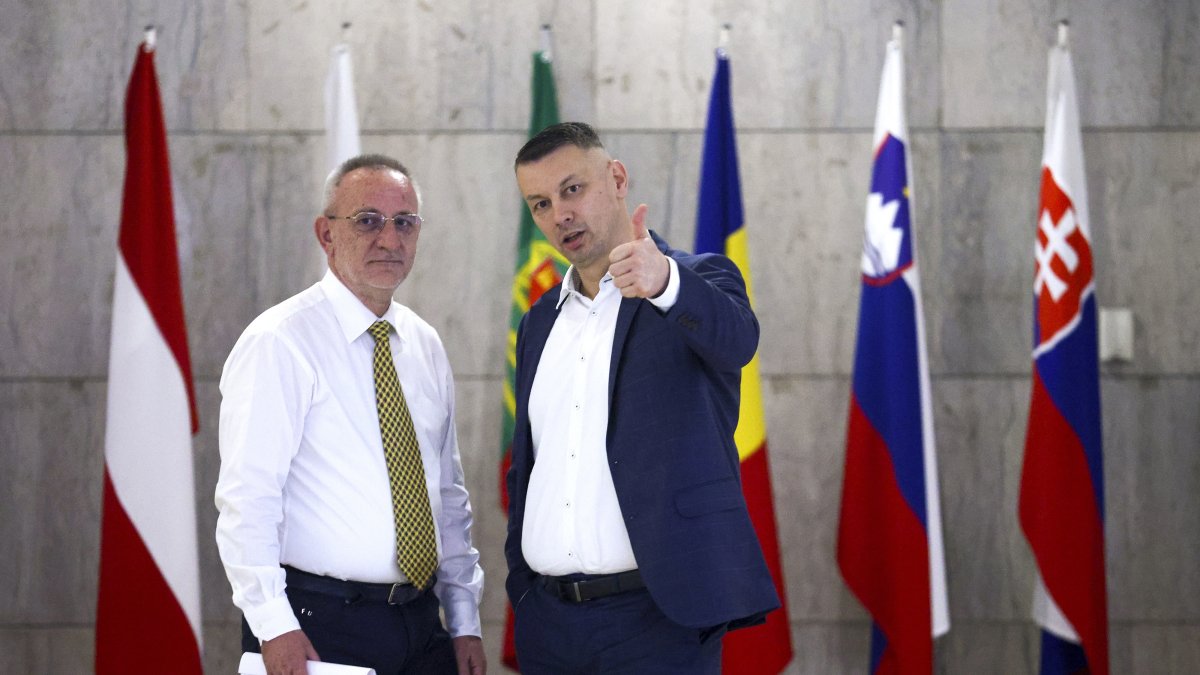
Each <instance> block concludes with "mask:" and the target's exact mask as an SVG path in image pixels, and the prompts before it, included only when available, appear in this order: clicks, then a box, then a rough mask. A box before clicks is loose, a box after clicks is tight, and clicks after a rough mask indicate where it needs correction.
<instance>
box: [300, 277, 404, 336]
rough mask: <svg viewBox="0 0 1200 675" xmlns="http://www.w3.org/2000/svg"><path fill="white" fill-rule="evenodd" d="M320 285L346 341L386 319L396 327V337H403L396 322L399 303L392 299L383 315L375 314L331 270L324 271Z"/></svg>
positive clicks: (398, 315) (398, 314) (398, 313)
mask: <svg viewBox="0 0 1200 675" xmlns="http://www.w3.org/2000/svg"><path fill="white" fill-rule="evenodd" d="M320 285H321V290H322V291H323V292H324V293H325V297H326V298H327V299H328V300H329V305H330V306H331V307H332V308H333V315H334V317H335V318H336V319H337V322H338V326H339V327H341V329H342V337H344V338H345V339H346V342H353V341H355V340H357V339H358V337H359V336H360V335H362V334H363V333H366V332H367V329H368V328H370V327H371V324H373V323H375V322H376V321H387V322H388V323H390V324H392V327H393V328H395V329H396V335H397V337H399V338H400V339H401V340H403V339H404V338H403V336H402V334H401V333H400V331H399V324H398V323H397V322H398V321H399V320H400V303H398V302H396V301H395V300H392V302H391V304H390V305H389V306H388V309H387V311H386V312H384V314H383V316H375V312H372V311H371V310H369V309H367V306H366V305H364V304H363V303H362V301H361V300H359V299H358V297H357V296H355V295H354V293H353V292H351V291H350V289H349V288H346V285H345V284H343V283H342V280H341V279H338V278H337V275H335V274H334V273H333V270H328V271H326V272H325V276H324V277H323V278H322V279H321V282H320Z"/></svg>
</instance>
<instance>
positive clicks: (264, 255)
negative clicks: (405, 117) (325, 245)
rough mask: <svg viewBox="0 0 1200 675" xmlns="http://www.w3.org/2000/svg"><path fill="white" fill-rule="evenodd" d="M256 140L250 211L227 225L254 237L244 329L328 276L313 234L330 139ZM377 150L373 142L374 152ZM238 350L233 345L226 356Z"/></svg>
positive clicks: (289, 137)
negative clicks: (249, 302)
mask: <svg viewBox="0 0 1200 675" xmlns="http://www.w3.org/2000/svg"><path fill="white" fill-rule="evenodd" d="M255 139H256V140H255V143H257V146H256V147H255V149H254V151H253V152H252V154H251V158H250V166H251V168H252V169H253V170H252V172H251V174H250V186H249V189H250V196H251V204H250V208H249V211H248V212H247V213H246V214H244V216H243V217H242V218H241V219H235V220H232V221H230V222H228V223H225V226H226V227H229V228H233V229H234V231H235V234H234V235H232V236H243V235H242V234H241V232H239V230H240V231H243V232H245V233H246V236H248V237H249V243H248V256H249V257H248V259H247V260H246V264H247V266H248V269H247V271H245V272H238V275H239V276H241V278H243V279H245V280H248V282H249V283H248V288H247V292H248V293H252V294H253V297H254V303H253V308H252V309H250V310H249V311H247V313H246V315H245V316H244V317H242V319H243V320H242V321H241V322H240V323H241V325H242V327H243V328H244V327H245V325H246V324H249V323H250V321H251V320H252V319H253V318H254V317H255V316H257V315H258V314H259V313H261V312H262V311H263V310H266V309H267V308H268V307H271V306H272V305H275V304H276V303H279V302H281V301H283V300H285V299H286V298H289V297H291V296H292V295H295V294H296V293H298V292H300V291H302V290H304V289H305V288H308V287H309V286H311V285H312V284H314V283H316V282H317V281H319V280H320V279H321V276H322V275H323V274H324V273H325V265H324V255H323V254H322V252H321V248H320V246H319V245H318V244H317V240H316V236H315V235H314V234H313V221H314V220H316V216H317V214H318V213H319V212H320V209H321V196H320V195H321V186H322V184H323V183H324V180H325V175H326V174H327V173H328V172H327V171H325V170H324V168H323V166H324V165H323V162H322V159H321V158H322V157H323V156H324V147H325V145H324V139H322V138H321V137H317V136H311V135H303V134H274V135H268V136H258V137H255ZM376 149H377V148H375V147H374V144H372V147H371V148H370V150H372V151H374V150H376ZM230 189H242V188H241V187H240V186H231V187H230ZM240 309H241V308H239V310H240ZM239 334H240V332H239ZM232 347H233V344H232V343H230V344H229V346H228V347H227V348H226V349H225V352H226V354H228V351H229V349H231V348H232ZM221 358H222V359H223V358H224V355H222V356H221Z"/></svg>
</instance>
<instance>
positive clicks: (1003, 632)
mask: <svg viewBox="0 0 1200 675" xmlns="http://www.w3.org/2000/svg"><path fill="white" fill-rule="evenodd" d="M1040 641H1041V637H1040V633H1038V630H1037V628H1036V627H1035V626H1034V624H1033V622H1032V621H1025V622H1019V621H1017V622H1008V621H962V620H959V619H957V618H956V617H955V616H954V613H953V610H951V614H950V632H949V633H947V634H946V635H945V636H943V637H941V638H939V639H938V640H937V642H936V647H935V652H934V659H935V660H936V665H937V669H936V670H937V672H939V673H987V674H988V675H1034V674H1035V673H1037V672H1038V668H1037V663H1038V655H1039V654H1040V649H1041V647H1040ZM1114 672H1127V671H1114Z"/></svg>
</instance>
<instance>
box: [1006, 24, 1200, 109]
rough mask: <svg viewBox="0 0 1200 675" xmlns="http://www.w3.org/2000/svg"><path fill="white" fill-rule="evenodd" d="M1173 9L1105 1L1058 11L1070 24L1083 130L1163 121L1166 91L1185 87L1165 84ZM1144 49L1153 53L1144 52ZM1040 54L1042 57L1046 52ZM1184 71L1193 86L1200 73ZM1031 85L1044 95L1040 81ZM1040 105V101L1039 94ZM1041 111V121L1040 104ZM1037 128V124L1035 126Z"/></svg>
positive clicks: (1043, 106) (1170, 83) (1193, 67)
mask: <svg viewBox="0 0 1200 675" xmlns="http://www.w3.org/2000/svg"><path fill="white" fill-rule="evenodd" d="M1176 4H1178V3H1175V2H1171V0H1157V1H1155V2H1140V3H1132V4H1131V3H1128V2H1121V1H1120V0H1105V2H1090V3H1069V4H1068V6H1067V7H1064V8H1063V9H1064V10H1065V11H1064V12H1063V14H1062V18H1066V19H1069V20H1070V22H1071V27H1070V47H1071V58H1072V60H1073V62H1074V66H1075V90H1076V94H1077V96H1078V97H1079V118H1080V123H1081V124H1083V126H1084V127H1097V126H1100V127H1109V126H1129V125H1139V126H1151V125H1155V124H1160V123H1162V122H1163V121H1164V120H1163V117H1164V115H1163V95H1164V93H1165V90H1166V88H1167V87H1168V86H1170V87H1172V88H1173V87H1175V86H1182V87H1186V86H1187V85H1186V84H1184V83H1183V82H1169V81H1167V80H1165V79H1164V78H1165V76H1166V74H1167V64H1166V63H1164V60H1165V59H1166V58H1168V56H1169V51H1168V50H1167V49H1164V48H1163V46H1165V45H1166V40H1167V37H1166V32H1167V30H1168V25H1169V23H1170V18H1172V17H1171V15H1172V14H1177V11H1173V10H1170V9H1168V8H1169V7H1170V6H1171V5H1176ZM1183 4H1185V5H1186V4H1188V3H1183ZM1192 4H1193V5H1194V3H1192ZM1043 25H1044V24H1043ZM1042 27H1043V26H1039V28H1042ZM1039 34H1041V35H1046V34H1047V33H1045V32H1040V33H1039ZM1146 45H1157V47H1156V48H1154V49H1146V48H1145V46H1146ZM1047 46H1048V44H1047ZM1041 53H1042V54H1043V55H1044V54H1045V53H1046V50H1045V49H1042V50H1041ZM1174 65H1178V62H1175V64H1174ZM1043 68H1044V66H1043ZM1189 70H1190V71H1191V75H1190V76H1191V78H1192V81H1193V82H1195V80H1196V77H1197V76H1200V69H1198V66H1197V65H1193V66H1192V67H1191V68H1190V69H1189ZM1034 82H1035V84H1039V85H1040V86H1041V87H1042V90H1043V91H1045V87H1046V82H1045V79H1044V78H1043V79H1042V80H1040V82H1039V81H1036V80H1035V81H1034ZM1041 100H1042V101H1044V100H1045V95H1044V94H1043V96H1042V98H1041ZM1027 105H1029V104H1027ZM1040 110H1041V113H1040V114H1041V115H1043V116H1044V115H1045V110H1046V109H1045V105H1044V103H1043V105H1042V106H1041V107H1040ZM1038 124H1039V125H1040V124H1042V122H1041V121H1040V120H1039V121H1038Z"/></svg>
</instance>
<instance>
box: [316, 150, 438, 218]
mask: <svg viewBox="0 0 1200 675" xmlns="http://www.w3.org/2000/svg"><path fill="white" fill-rule="evenodd" d="M358 169H378V170H381V171H382V170H391V171H398V172H400V173H401V174H402V175H404V176H405V177H406V178H408V180H409V182H410V183H412V186H413V190H414V191H415V192H416V193H417V204H418V205H419V204H420V203H421V191H420V190H419V189H418V188H417V182H416V181H414V180H413V177H412V174H410V173H409V172H408V169H407V168H406V167H405V166H404V165H403V164H401V163H400V161H399V160H397V159H395V158H393V157H389V156H387V155H381V154H376V153H370V154H365V155H355V156H354V157H351V158H350V159H347V160H346V161H344V162H342V163H341V164H338V165H337V168H335V169H334V170H333V171H331V172H330V173H329V177H328V178H326V179H325V189H324V190H323V191H322V192H321V206H322V208H323V209H326V210H328V209H329V204H330V202H332V201H333V191H334V190H336V189H337V187H338V186H339V185H341V184H342V179H343V178H345V177H346V174H348V173H350V172H351V171H357V170H358Z"/></svg>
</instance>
